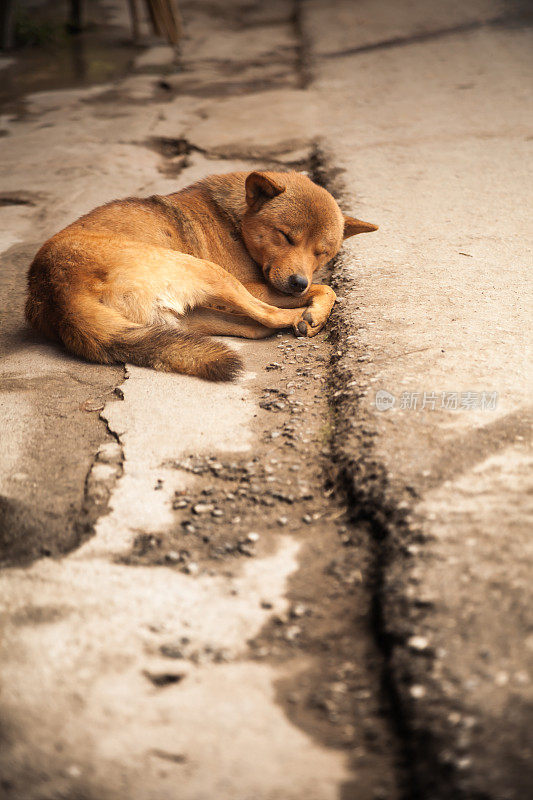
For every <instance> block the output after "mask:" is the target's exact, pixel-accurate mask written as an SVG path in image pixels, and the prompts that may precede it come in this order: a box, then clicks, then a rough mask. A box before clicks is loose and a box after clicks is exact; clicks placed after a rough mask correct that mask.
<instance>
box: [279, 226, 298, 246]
mask: <svg viewBox="0 0 533 800" xmlns="http://www.w3.org/2000/svg"><path fill="white" fill-rule="evenodd" d="M277 230H278V233H281V235H282V236H283V237H284V238H285V239H286V240H287V241H288V243H289V244H290V245H294V239H293V238H292V236H290V234H288V233H286V231H282V230H281V228H278V229H277Z"/></svg>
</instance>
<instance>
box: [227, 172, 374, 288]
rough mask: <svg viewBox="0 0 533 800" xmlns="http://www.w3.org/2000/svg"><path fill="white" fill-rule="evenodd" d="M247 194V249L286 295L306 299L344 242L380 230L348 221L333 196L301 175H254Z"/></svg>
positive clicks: (247, 184) (244, 223)
mask: <svg viewBox="0 0 533 800" xmlns="http://www.w3.org/2000/svg"><path fill="white" fill-rule="evenodd" d="M245 190H246V206H247V208H246V212H245V214H244V216H243V217H242V222H241V231H242V237H243V239H244V243H245V245H246V248H247V250H248V252H249V253H250V255H251V256H252V258H253V259H254V261H256V262H257V264H259V266H260V267H261V268H262V270H263V274H264V276H265V278H266V279H267V281H268V282H269V283H271V284H272V286H274V287H275V288H276V289H278V290H279V291H280V292H283V293H284V294H292V295H303V294H305V292H306V291H307V289H308V287H309V286H310V285H311V282H312V277H313V273H314V272H315V270H316V269H318V268H319V267H322V266H324V265H325V264H327V262H328V261H330V260H331V259H332V258H333V257H334V256H335V255H336V254H337V253H338V251H339V250H340V247H341V245H342V242H343V240H344V239H347V238H348V237H349V236H353V235H354V234H356V233H367V232H370V231H375V230H377V225H371V224H370V223H369V222H361V220H358V219H355V218H354V217H345V216H344V215H343V214H342V212H341V210H340V208H339V206H338V205H337V203H336V201H335V199H334V198H333V197H332V196H331V195H330V194H329V192H327V191H326V190H325V189H323V188H322V187H320V186H317V185H316V184H315V183H313V182H312V181H311V180H309V178H307V177H306V176H305V175H302V174H301V173H299V172H286V173H285V172H251V173H250V174H249V175H248V176H247V178H246V181H245Z"/></svg>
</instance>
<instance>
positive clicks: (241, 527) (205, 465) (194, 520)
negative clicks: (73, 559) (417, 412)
mask: <svg viewBox="0 0 533 800" xmlns="http://www.w3.org/2000/svg"><path fill="white" fill-rule="evenodd" d="M332 354H333V355H334V351H333V353H332V350H331V345H330V344H329V343H328V342H327V339H326V337H325V336H324V335H320V336H319V337H317V338H315V339H313V340H312V341H310V340H299V339H296V338H294V337H292V336H289V335H285V334H284V335H279V336H278V337H275V338H274V339H272V340H269V341H266V342H262V343H260V345H259V346H258V347H257V348H256V350H255V352H254V364H253V369H254V371H256V373H257V378H256V379H255V381H254V387H253V389H252V391H253V393H254V394H255V396H256V405H257V414H256V422H255V433H256V437H255V440H256V445H255V447H254V450H253V452H252V453H251V454H250V453H247V454H243V455H242V456H238V455H236V454H230V455H227V454H223V453H218V454H213V455H211V456H209V457H197V456H195V455H194V454H191V455H189V456H187V457H185V458H182V459H180V460H179V461H176V462H172V466H173V467H174V468H175V469H177V470H180V471H183V472H185V473H187V474H188V475H189V476H191V475H192V476H195V480H194V482H193V485H192V489H187V490H184V491H183V492H178V493H176V494H175V496H174V499H173V508H174V514H175V524H174V525H173V526H172V528H171V529H170V530H169V531H167V532H166V533H159V534H145V533H139V535H138V537H137V538H136V540H135V543H134V546H133V548H132V551H131V552H130V554H129V555H128V556H127V557H126V558H121V562H122V563H124V562H125V563H128V564H131V565H133V566H134V565H139V564H142V565H147V564H150V565H164V566H166V567H169V566H170V567H173V568H175V569H177V570H180V571H182V572H184V573H185V574H189V575H191V577H192V578H194V577H195V576H198V575H201V574H205V573H208V574H214V573H217V572H221V573H223V574H225V575H228V574H230V575H231V574H234V573H235V572H237V571H238V570H239V569H240V565H241V563H242V561H243V559H248V558H255V557H260V556H264V555H266V554H268V553H269V552H270V551H271V550H272V548H273V547H274V546H275V541H276V535H277V534H279V533H280V532H283V533H290V534H292V535H294V536H295V537H298V539H299V540H300V541H301V542H302V549H301V557H300V567H299V569H298V571H297V572H296V573H295V574H294V575H293V576H292V577H291V579H290V584H289V593H288V597H289V600H290V607H289V611H288V613H287V614H285V615H282V616H277V615H276V616H274V617H273V619H272V620H271V621H270V622H269V623H268V624H267V625H266V627H265V628H264V629H263V630H262V631H261V632H260V634H259V635H258V636H256V637H255V638H254V639H253V640H251V641H250V642H249V653H248V654H247V656H246V657H251V658H253V659H255V660H260V661H263V660H267V661H271V662H272V661H273V662H275V663H287V665H290V667H291V669H290V673H291V675H292V676H293V677H290V678H289V679H286V680H284V681H281V682H280V683H279V685H278V687H277V697H278V701H279V702H280V704H282V706H283V707H284V709H285V711H286V713H287V715H288V716H289V718H290V719H291V721H292V722H293V723H294V724H296V725H298V726H300V727H302V728H303V729H304V730H305V731H307V732H308V733H310V734H312V735H313V736H314V737H316V738H318V739H319V741H320V742H321V743H323V744H325V745H326V746H330V747H335V748H342V749H345V750H346V751H347V752H348V753H350V755H351V757H352V759H353V766H354V769H355V770H356V773H357V776H358V779H357V787H358V793H359V794H358V796H360V797H362V798H363V797H365V798H366V797H369V798H372V797H375V798H379V797H382V798H387V799H389V798H390V800H393V798H395V797H397V796H399V795H398V789H397V786H398V782H399V778H398V774H397V764H396V763H395V761H394V757H393V758H391V753H394V743H393V741H392V738H393V737H392V736H391V732H390V730H389V728H388V722H387V713H388V711H387V707H386V702H385V701H384V696H383V692H382V686H381V668H380V659H381V656H380V653H379V651H378V650H377V648H376V647H375V645H374V641H373V634H372V631H371V630H370V624H371V622H370V620H371V613H370V611H371V602H372V598H371V593H370V591H369V587H368V580H369V570H370V567H371V561H372V559H371V554H370V553H369V549H368V548H369V535H368V530H367V529H366V528H365V527H364V526H361V525H357V524H354V523H353V521H352V520H351V519H350V518H349V516H347V514H346V511H345V506H344V504H343V503H344V497H343V496H342V494H341V495H340V496H339V495H337V493H336V491H335V486H334V483H333V481H332V480H331V473H330V467H329V463H330V455H331V453H330V437H331V433H332V425H331V417H330V410H329V405H328V400H327V393H326V387H327V380H328V378H327V374H328V366H329V362H330V358H331V355H332ZM165 466H167V467H168V466H169V465H168V464H166V465H165ZM162 488H163V487H162V484H158V485H155V486H154V487H153V490H154V491H160V490H161V489H162ZM270 600H271V599H270V598H268V597H264V598H262V600H261V604H262V606H263V607H264V608H267V609H268V608H270V607H272V603H271V601H270ZM161 655H162V656H164V657H165V658H168V659H169V662H171V661H172V662H173V663H174V664H176V663H178V664H179V661H183V660H189V661H192V662H193V663H206V662H215V663H217V662H224V661H225V660H227V655H226V653H224V651H223V650H215V649H212V648H204V649H203V650H201V651H200V650H198V648H197V647H195V645H194V643H193V642H190V641H189V640H188V639H187V637H183V639H181V640H180V641H176V642H167V643H166V644H165V645H163V646H162V648H161ZM172 674H174V673H172ZM376 775H379V776H380V780H379V781H377V782H376ZM354 790H355V787H354V786H353V785H349V786H348V785H347V786H346V787H344V790H343V791H344V796H346V797H351V796H353V791H354Z"/></svg>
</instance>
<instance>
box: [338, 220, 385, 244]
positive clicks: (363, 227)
mask: <svg viewBox="0 0 533 800" xmlns="http://www.w3.org/2000/svg"><path fill="white" fill-rule="evenodd" d="M377 229H378V226H377V225H372V223H371V222H363V221H362V220H360V219H355V217H344V239H348V237H349V236H355V234H356V233H371V232H372V231H377Z"/></svg>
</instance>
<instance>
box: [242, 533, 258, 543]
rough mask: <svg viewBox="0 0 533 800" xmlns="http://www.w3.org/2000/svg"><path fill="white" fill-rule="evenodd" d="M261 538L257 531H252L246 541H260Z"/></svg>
mask: <svg viewBox="0 0 533 800" xmlns="http://www.w3.org/2000/svg"><path fill="white" fill-rule="evenodd" d="M259 538H260V537H259V534H258V533H255V531H252V532H251V533H249V534H248V536H247V537H246V539H245V541H246V542H258V541H259Z"/></svg>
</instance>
